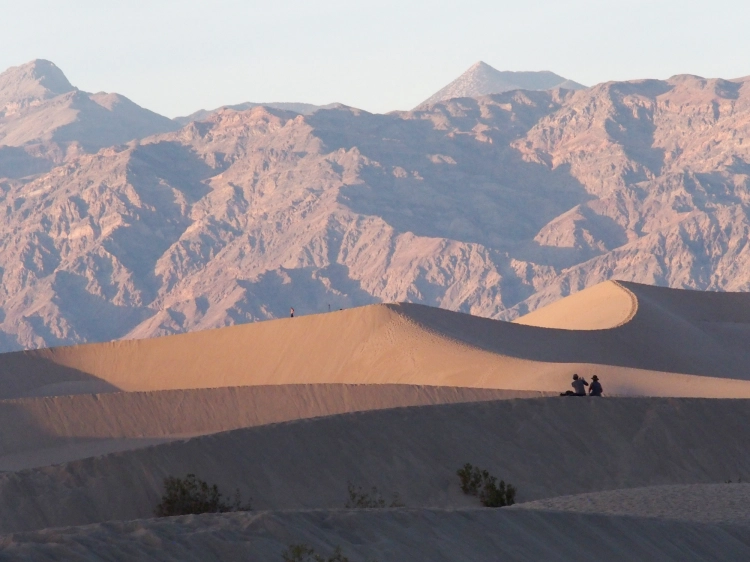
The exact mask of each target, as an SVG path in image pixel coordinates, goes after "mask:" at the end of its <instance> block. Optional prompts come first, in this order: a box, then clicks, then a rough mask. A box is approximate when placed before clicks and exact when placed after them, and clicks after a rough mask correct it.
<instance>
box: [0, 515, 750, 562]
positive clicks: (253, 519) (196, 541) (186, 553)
mask: <svg viewBox="0 0 750 562" xmlns="http://www.w3.org/2000/svg"><path fill="white" fill-rule="evenodd" d="M748 537H750V528H748V527H747V526H720V525H706V524H698V523H691V522H682V521H661V520H658V519H656V520H655V519H650V518H637V517H614V516H603V515H585V514H575V513H574V514H568V513H564V514H561V513H549V512H543V511H532V510H510V509H470V510H439V509H399V510H356V511H355V510H332V511H323V510H317V511H292V512H261V513H233V514H223V515H201V516H185V517H175V518H167V519H159V520H153V519H152V520H139V521H128V522H112V523H106V524H99V525H90V526H86V527H73V528H66V529H48V530H44V531H37V532H32V533H18V534H14V535H9V536H5V537H0V560H13V561H22V560H34V561H36V560H102V559H106V560H113V561H120V560H122V561H129V560H164V561H166V560H180V561H182V562H187V561H196V562H203V561H204V560H216V559H220V560H223V561H227V562H231V561H238V562H245V561H247V560H264V561H269V562H273V561H281V560H282V552H283V551H284V550H286V549H287V548H288V547H289V545H290V544H299V543H305V544H307V545H310V546H312V547H313V548H315V549H316V551H317V552H318V553H320V554H323V555H325V556H329V555H330V554H331V552H332V551H333V549H334V548H335V547H336V546H340V547H341V548H342V552H343V554H344V555H345V556H347V557H348V558H349V560H351V561H352V562H364V561H365V560H368V561H369V560H379V561H381V562H387V561H395V560H408V561H409V562H442V561H444V562H457V561H464V560H465V561H472V562H490V561H495V560H518V561H526V560H528V561H533V562H536V561H539V560H560V561H571V562H572V561H575V562H580V561H589V560H590V561H600V560H608V561H611V562H615V561H624V562H625V561H627V562H631V561H632V560H640V561H644V562H645V561H655V562H656V561H658V562H665V561H675V562H689V561H696V562H697V561H701V562H702V561H704V560H747V559H748V558H750V539H748Z"/></svg>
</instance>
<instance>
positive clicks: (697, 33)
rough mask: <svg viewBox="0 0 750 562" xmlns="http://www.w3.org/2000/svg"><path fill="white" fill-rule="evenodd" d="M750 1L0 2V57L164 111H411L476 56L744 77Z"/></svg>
mask: <svg viewBox="0 0 750 562" xmlns="http://www.w3.org/2000/svg"><path fill="white" fill-rule="evenodd" d="M748 22H750V1H748V0H712V1H705V0H700V1H691V0H629V1H620V0H516V1H514V2H507V1H504V0H494V1H493V0H461V1H458V2H443V1H440V0H432V1H421V0H419V1H409V0H377V1H370V0H350V1H344V0H273V1H267V2H260V1H256V0H246V1H238V0H211V1H199V0H139V1H124V0H123V1H116V0H98V1H97V0H68V1H66V2H60V1H59V0H55V1H50V0H37V1H34V2H29V1H28V0H0V70H4V69H5V68H7V67H9V66H15V65H18V64H22V63H24V62H28V61H30V60H32V59H35V58H44V59H48V60H51V61H52V62H54V63H55V64H57V65H58V66H59V67H60V68H61V69H62V70H63V72H65V74H66V76H67V77H68V79H69V80H70V81H71V82H72V83H73V84H74V85H75V86H77V87H78V88H80V89H82V90H86V91H90V92H98V91H108V92H118V93H120V94H123V95H125V96H127V97H129V98H130V99H132V100H133V101H134V102H136V103H138V104H139V105H142V106H144V107H147V108H149V109H151V110H153V111H157V112H158V113H161V114H163V115H167V116H169V117H175V116H177V115H186V114H189V113H192V112H193V111H196V110H198V109H201V108H206V109H212V108H215V107H218V106H220V105H225V104H234V103H240V102H243V101H254V102H273V101H302V102H309V103H316V104H324V103H330V102H341V103H345V104H347V105H351V106H355V107H359V108H362V109H365V110H368V111H372V112H386V111H391V110H394V109H410V108H412V107H414V106H415V105H417V104H418V103H419V102H421V101H422V100H424V99H426V98H427V97H429V96H430V95H432V94H433V93H434V92H435V91H437V90H438V89H440V88H441V87H443V86H444V85H446V84H447V83H448V82H450V81H451V80H453V79H454V78H456V77H457V76H458V75H460V74H461V73H462V72H463V71H464V70H466V69H467V68H468V67H469V66H471V65H472V64H473V63H475V62H476V61H478V60H483V61H485V62H486V63H488V64H490V65H492V66H494V67H495V68H497V69H498V70H552V71H554V72H556V73H558V74H560V75H562V76H565V77H566V78H570V79H572V80H576V81H578V82H581V83H583V84H586V85H593V84H596V83H599V82H604V81H608V80H628V79H636V78H668V77H669V76H672V75H674V74H682V73H690V74H698V75H701V76H707V77H722V78H736V77H739V76H745V75H750V32H749V31H748Z"/></svg>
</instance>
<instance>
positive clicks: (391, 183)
mask: <svg viewBox="0 0 750 562" xmlns="http://www.w3.org/2000/svg"><path fill="white" fill-rule="evenodd" d="M749 101H750V86H748V82H746V81H743V80H737V81H725V80H706V79H702V78H699V77H694V76H678V77H674V78H672V79H670V80H667V81H656V80H648V81H634V82H612V83H606V84H601V85H599V86H596V87H594V88H591V89H588V90H583V91H578V92H573V91H569V90H553V91H540V92H522V91H513V92H507V93H504V94H499V95H493V96H486V97H481V98H478V99H474V100H472V99H457V100H451V101H448V102H441V103H438V104H436V105H434V106H431V107H430V108H428V109H426V110H420V111H413V112H397V113H393V114H388V115H373V114H369V113H367V112H364V111H359V110H356V109H351V108H345V107H339V108H335V109H331V110H320V111H317V112H316V113H314V114H312V115H309V116H303V115H299V114H296V113H292V112H285V111H281V110H276V109H268V108H262V107H258V108H254V109H251V110H248V111H243V112H237V111H232V110H220V111H218V112H217V113H215V114H213V115H211V116H209V118H208V119H207V120H206V121H202V122H195V123H190V124H188V125H187V126H185V127H184V128H183V129H181V130H180V131H176V132H171V133H165V134H161V135H157V136H152V137H149V138H146V139H143V140H141V141H138V142H131V143H130V144H129V145H127V146H120V147H114V148H110V149H105V150H102V151H100V152H99V153H97V154H81V155H79V156H76V157H75V158H72V159H71V160H69V161H68V162H66V163H65V164H64V165H62V166H59V167H57V168H55V169H53V170H51V171H50V172H49V173H46V174H41V175H39V176H38V177H36V178H35V179H33V180H29V181H4V182H0V189H1V191H2V194H1V195H0V197H1V198H2V199H1V202H2V206H0V209H3V212H4V215H5V217H4V220H3V223H2V231H0V267H2V274H3V277H2V279H3V283H2V287H0V306H1V307H2V311H3V317H2V318H3V319H2V323H1V324H0V329H2V331H3V335H2V341H0V349H3V350H11V349H19V348H25V347H39V346H50V345H61V344H68V343H75V342H83V341H102V340H107V339H115V338H121V337H149V336H155V335H159V334H168V333H176V332H182V331H188V330H197V329H205V328H212V327H217V326H224V325H230V324H235V323H241V322H250V321H254V320H261V319H266V318H272V317H279V316H286V315H287V314H288V312H289V307H290V306H294V308H295V309H296V311H297V314H308V313H312V312H324V311H326V310H327V309H328V305H331V307H332V308H334V309H335V308H339V307H349V306H353V305H359V304H366V303H370V302H377V301H413V302H419V303H424V304H430V305H434V306H440V307H444V308H450V309H454V310H461V311H464V312H471V313H474V314H479V315H483V316H488V317H493V318H506V319H510V318H514V317H516V316H518V315H519V314H521V313H523V312H525V311H527V310H532V309H534V308H537V307H539V306H541V305H543V304H546V303H549V302H551V301H553V300H555V299H557V298H559V297H560V296H564V295H567V294H569V293H571V292H575V291H576V290H579V289H582V288H584V287H586V286H590V285H593V284H595V283H598V282H599V281H603V280H607V279H610V278H620V279H623V280H629V281H636V282H645V283H651V284H659V285H668V286H673V287H683V288H696V289H708V290H732V291H743V290H748V289H749V288H750V273H748V272H750V268H748V265H749V261H750V260H749V259H748V258H749V254H748V247H747V238H748V233H750V222H749V221H748V204H749V203H750V181H749V180H748V177H749V176H750V164H749V163H750V154H749V153H748V152H750V143H749V142H748V141H747V140H746V139H748V138H750V130H749V128H750V103H749Z"/></svg>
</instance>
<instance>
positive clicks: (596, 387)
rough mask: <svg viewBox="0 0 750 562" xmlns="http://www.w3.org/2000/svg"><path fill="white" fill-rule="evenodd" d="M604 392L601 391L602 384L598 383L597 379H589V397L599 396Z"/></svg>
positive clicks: (595, 377) (594, 377)
mask: <svg viewBox="0 0 750 562" xmlns="http://www.w3.org/2000/svg"><path fill="white" fill-rule="evenodd" d="M602 392H604V390H603V389H602V383H600V382H599V377H597V376H596V375H594V376H593V377H591V386H589V396H601V395H602Z"/></svg>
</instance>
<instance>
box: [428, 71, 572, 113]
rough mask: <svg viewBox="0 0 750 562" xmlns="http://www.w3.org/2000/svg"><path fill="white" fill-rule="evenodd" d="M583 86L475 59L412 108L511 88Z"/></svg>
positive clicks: (497, 92)
mask: <svg viewBox="0 0 750 562" xmlns="http://www.w3.org/2000/svg"><path fill="white" fill-rule="evenodd" d="M585 87H586V86H584V85H582V84H579V83H578V82H573V81H572V80H568V79H567V78H563V77H562V76H558V75H557V74H555V73H554V72H549V71H547V70H543V71H541V72H511V71H500V70H495V69H494V68H492V67H491V66H490V65H489V64H487V63H485V62H482V61H479V62H477V63H475V64H473V65H472V66H471V67H470V68H469V69H468V70H467V71H466V72H464V73H463V74H462V75H461V76H459V77H458V78H456V79H455V80H454V81H453V82H451V83H450V84H448V85H447V86H445V87H444V88H442V89H440V90H438V91H437V92H436V93H435V94H433V95H432V96H430V97H429V98H427V99H426V100H425V101H423V102H422V103H420V104H419V105H418V106H417V107H416V108H415V109H422V108H425V107H427V106H429V105H431V104H435V103H438V102H441V101H446V100H450V99H454V98H476V97H479V96H486V95H490V94H502V93H503V92H509V91H511V90H552V89H553V88H565V89H568V90H582V89H584V88H585Z"/></svg>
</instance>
